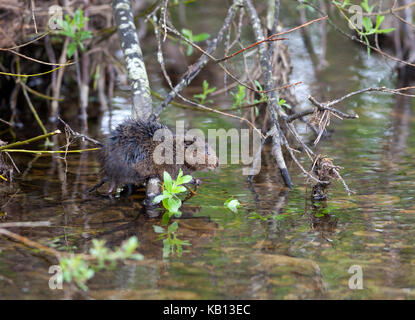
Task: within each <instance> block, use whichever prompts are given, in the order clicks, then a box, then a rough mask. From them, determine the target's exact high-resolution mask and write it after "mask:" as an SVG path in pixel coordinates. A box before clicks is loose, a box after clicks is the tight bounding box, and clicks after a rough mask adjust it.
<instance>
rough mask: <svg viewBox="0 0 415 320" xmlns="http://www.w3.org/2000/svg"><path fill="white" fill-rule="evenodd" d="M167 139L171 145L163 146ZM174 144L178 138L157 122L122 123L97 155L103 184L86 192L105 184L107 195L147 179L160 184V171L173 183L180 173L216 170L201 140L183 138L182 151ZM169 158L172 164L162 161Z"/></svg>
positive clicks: (212, 155) (209, 150)
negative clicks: (121, 187) (167, 175)
mask: <svg viewBox="0 0 415 320" xmlns="http://www.w3.org/2000/svg"><path fill="white" fill-rule="evenodd" d="M168 139H170V142H171V144H167V142H168ZM161 143H163V147H161V145H160V144H161ZM178 143H180V139H179V137H178V136H176V135H174V134H173V133H172V132H171V131H170V130H169V129H168V128H167V127H166V126H165V125H163V124H161V123H160V122H157V121H151V120H150V121H143V120H131V119H129V120H126V121H124V122H123V123H121V124H120V125H119V126H118V127H117V128H116V129H115V130H114V131H113V132H112V133H111V135H110V137H109V139H107V141H106V142H105V143H104V146H103V148H102V150H101V152H100V163H101V175H102V178H103V180H102V181H101V183H100V184H98V185H97V186H95V187H94V188H92V189H91V190H90V191H92V190H95V189H96V188H98V187H99V186H101V185H102V184H104V183H105V182H109V184H110V188H109V193H111V192H112V191H113V190H114V189H115V188H116V187H118V186H124V185H131V184H135V185H140V184H142V183H145V182H146V181H147V180H148V179H150V178H159V179H160V180H162V179H163V173H164V171H167V172H168V173H169V174H170V175H171V177H172V178H173V179H175V178H176V177H177V175H178V173H179V170H180V169H181V170H182V171H183V173H184V174H191V173H192V172H193V171H198V170H204V169H214V168H216V167H217V165H218V158H217V156H216V153H215V151H214V150H213V149H212V148H211V147H210V146H209V145H208V144H207V143H205V142H204V141H202V139H199V138H198V137H196V136H189V135H188V134H185V135H184V137H183V141H182V146H183V148H181V147H180V145H178ZM165 146H171V147H170V148H169V147H165ZM179 151H183V157H182V159H183V161H180V156H179ZM169 155H170V156H172V159H171V160H173V161H162V160H165V159H168V156H169Z"/></svg>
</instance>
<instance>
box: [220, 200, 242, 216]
mask: <svg viewBox="0 0 415 320" xmlns="http://www.w3.org/2000/svg"><path fill="white" fill-rule="evenodd" d="M224 206H225V207H226V208H228V209H229V210H231V211H232V212H233V213H237V212H238V208H240V207H241V203H240V202H239V201H238V200H236V199H232V198H230V199H228V200H226V202H225V203H224Z"/></svg>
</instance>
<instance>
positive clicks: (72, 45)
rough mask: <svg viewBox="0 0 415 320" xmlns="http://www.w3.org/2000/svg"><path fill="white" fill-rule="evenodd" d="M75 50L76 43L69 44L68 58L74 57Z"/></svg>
mask: <svg viewBox="0 0 415 320" xmlns="http://www.w3.org/2000/svg"><path fill="white" fill-rule="evenodd" d="M75 50H76V43H75V42H71V43H69V45H68V52H67V56H68V58H71V57H72V56H73V54H74V53H75Z"/></svg>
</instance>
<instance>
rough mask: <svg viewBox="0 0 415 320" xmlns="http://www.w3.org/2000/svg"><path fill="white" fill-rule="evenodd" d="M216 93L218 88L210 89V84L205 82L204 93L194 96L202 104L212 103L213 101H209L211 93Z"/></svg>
mask: <svg viewBox="0 0 415 320" xmlns="http://www.w3.org/2000/svg"><path fill="white" fill-rule="evenodd" d="M215 91H216V87H213V88H209V83H208V82H207V81H206V80H203V92H202V93H199V94H195V95H193V98H195V99H198V100H199V103H200V104H205V103H212V102H213V101H212V100H210V99H209V100H207V96H208V94H209V93H213V92H215Z"/></svg>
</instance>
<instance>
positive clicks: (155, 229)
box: [153, 225, 164, 233]
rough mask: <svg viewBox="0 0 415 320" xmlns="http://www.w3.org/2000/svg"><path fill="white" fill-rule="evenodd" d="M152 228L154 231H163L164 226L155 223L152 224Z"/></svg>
mask: <svg viewBox="0 0 415 320" xmlns="http://www.w3.org/2000/svg"><path fill="white" fill-rule="evenodd" d="M153 229H154V232H155V233H164V228H163V227H160V226H157V225H153Z"/></svg>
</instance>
